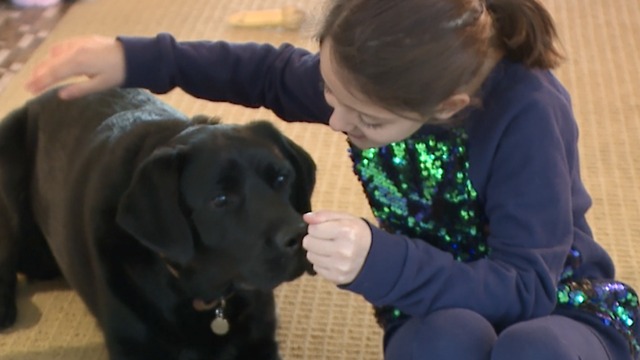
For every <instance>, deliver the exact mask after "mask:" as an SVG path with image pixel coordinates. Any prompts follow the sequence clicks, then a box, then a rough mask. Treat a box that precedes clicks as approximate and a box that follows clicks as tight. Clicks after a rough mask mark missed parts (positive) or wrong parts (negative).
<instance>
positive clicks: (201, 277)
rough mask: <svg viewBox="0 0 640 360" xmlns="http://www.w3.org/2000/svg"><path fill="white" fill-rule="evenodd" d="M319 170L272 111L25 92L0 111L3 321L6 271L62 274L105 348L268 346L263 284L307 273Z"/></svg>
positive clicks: (142, 355)
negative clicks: (200, 112)
mask: <svg viewBox="0 0 640 360" xmlns="http://www.w3.org/2000/svg"><path fill="white" fill-rule="evenodd" d="M315 170H316V168H315V164H314V162H313V160H312V159H311V157H310V156H309V154H308V153H306V152H305V151H304V150H303V149H302V148H301V147H300V146H298V145H296V144H295V143H294V142H292V141H291V140H290V139H288V138H286V137H285V136H284V135H283V134H282V133H280V132H279V131H278V130H277V129H276V128H275V127H274V126H272V125H271V124H270V123H268V122H265V121H257V122H253V123H250V124H247V125H225V124H218V123H216V122H215V121H213V122H211V121H208V119H206V118H205V117H204V116H197V117H195V118H193V119H189V118H187V117H186V116H184V115H182V114H181V113H179V112H178V111H176V110H174V109H173V108H171V107H169V106H168V105H167V104H165V103H163V102H161V101H160V100H159V99H157V98H156V97H154V96H153V95H151V94H150V93H148V92H147V91H144V90H139V89H128V90H120V89H119V90H110V91H107V92H103V93H100V94H96V95H91V96H88V97H85V98H82V99H78V100H73V101H61V100H58V98H57V96H56V95H55V92H54V91H50V92H48V93H46V94H44V95H41V96H39V97H37V98H35V99H33V100H31V101H29V102H28V103H27V104H26V105H25V106H24V107H22V108H20V109H17V110H15V111H14V112H12V113H11V114H9V115H8V116H7V117H6V118H5V119H4V120H3V121H2V122H1V123H0V328H6V327H9V326H11V325H12V324H13V323H14V322H15V320H16V300H15V295H16V294H15V293H16V275H17V273H23V274H25V275H26V276H27V277H28V278H37V279H42V278H49V277H52V276H55V275H57V274H59V273H60V272H61V273H62V275H63V276H64V277H65V278H66V280H67V281H68V283H69V284H70V285H71V287H72V288H73V289H75V290H76V291H77V292H78V293H79V295H80V296H81V297H82V299H83V300H84V302H85V304H86V305H87V307H88V309H89V310H90V311H91V313H92V314H93V315H94V316H95V317H96V319H97V321H98V323H99V326H100V327H101V329H102V331H103V332H104V335H105V341H106V345H107V348H108V351H109V356H110V359H118V360H122V359H154V360H161V359H181V360H182V359H184V360H187V359H189V360H190V359H216V360H226V359H251V360H256V359H279V358H280V357H279V354H278V346H277V343H276V340H275V330H276V315H275V305H274V296H273V289H274V288H275V287H276V286H278V285H279V284H281V283H283V282H286V281H291V280H293V279H296V278H298V277H299V276H301V275H302V274H303V273H304V271H305V270H307V271H310V272H312V270H311V269H310V266H309V263H308V261H307V260H306V254H305V252H304V250H303V248H302V246H301V242H302V238H303V236H304V235H305V233H306V226H305V224H304V222H303V220H302V217H301V214H302V213H304V212H307V211H309V210H310V208H311V204H310V197H311V193H312V190H313V186H314V183H315Z"/></svg>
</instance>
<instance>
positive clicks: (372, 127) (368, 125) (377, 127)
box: [358, 115, 382, 129]
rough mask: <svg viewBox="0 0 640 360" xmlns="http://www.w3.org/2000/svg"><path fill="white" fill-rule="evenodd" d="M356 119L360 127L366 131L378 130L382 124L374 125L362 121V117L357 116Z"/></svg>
mask: <svg viewBox="0 0 640 360" xmlns="http://www.w3.org/2000/svg"><path fill="white" fill-rule="evenodd" d="M358 118H359V119H360V124H362V126H364V127H365V128H367V129H379V128H381V127H382V124H375V123H370V122H368V121H367V120H365V119H364V117H362V115H358Z"/></svg>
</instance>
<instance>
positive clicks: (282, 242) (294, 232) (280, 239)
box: [274, 222, 307, 251]
mask: <svg viewBox="0 0 640 360" xmlns="http://www.w3.org/2000/svg"><path fill="white" fill-rule="evenodd" d="M306 234H307V224H306V223H304V222H300V223H299V224H297V225H296V226H292V227H289V228H285V229H282V230H281V231H279V232H278V233H277V234H276V236H275V239H274V240H275V243H276V245H277V246H278V247H279V248H281V249H283V250H287V251H296V250H298V249H299V248H300V247H302V238H304V236H305V235H306Z"/></svg>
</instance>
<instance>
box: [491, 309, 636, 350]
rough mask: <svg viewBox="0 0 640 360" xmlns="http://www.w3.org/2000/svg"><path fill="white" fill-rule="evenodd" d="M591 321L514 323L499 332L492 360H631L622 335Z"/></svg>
mask: <svg viewBox="0 0 640 360" xmlns="http://www.w3.org/2000/svg"><path fill="white" fill-rule="evenodd" d="M590 322H592V323H591V324H588V323H586V322H582V321H577V320H574V319H571V318H569V317H566V316H561V315H551V316H545V317H542V318H537V319H533V320H528V321H524V322H521V323H517V324H514V325H512V326H510V327H508V328H506V329H505V330H504V331H502V332H501V333H500V335H499V337H498V340H497V341H496V343H495V346H494V349H493V352H492V353H491V360H511V359H518V360H539V359H554V360H578V359H580V360H631V355H630V354H629V350H628V347H627V344H626V343H625V341H624V339H623V338H622V336H620V335H619V334H617V333H615V330H613V329H610V328H608V327H606V326H604V325H603V324H602V322H600V320H598V319H592V321H590Z"/></svg>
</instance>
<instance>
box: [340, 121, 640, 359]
mask: <svg viewBox="0 0 640 360" xmlns="http://www.w3.org/2000/svg"><path fill="white" fill-rule="evenodd" d="M350 155H351V158H352V160H353V170H354V173H355V174H356V175H357V176H358V178H359V180H360V182H361V183H362V186H363V188H364V191H365V194H366V196H367V199H368V201H369V204H370V206H371V209H372V212H373V214H374V216H375V217H376V219H377V220H378V222H379V226H380V227H381V228H382V229H385V230H386V231H388V232H390V233H395V234H402V235H405V236H409V237H412V238H418V239H423V240H424V241H426V242H428V243H429V244H431V245H433V246H435V247H437V248H439V249H441V250H443V251H447V252H449V253H451V254H452V255H453V256H454V257H455V259H456V260H458V261H463V262H466V261H473V260H476V259H479V258H482V257H486V256H487V255H488V254H489V252H490V249H489V248H488V246H487V242H486V241H487V234H486V231H485V225H486V223H487V221H486V219H485V216H484V214H483V212H482V208H481V207H480V204H479V202H478V194H477V192H476V190H475V189H474V188H473V185H472V183H471V181H470V179H469V176H468V170H469V160H468V153H467V135H466V134H465V132H464V131H463V130H462V129H449V130H446V131H445V130H442V131H436V132H434V133H417V134H416V135H414V136H413V137H411V138H409V139H407V140H404V141H401V142H397V143H393V144H389V145H387V146H385V147H382V148H377V149H367V150H360V149H357V148H355V147H352V148H351V149H350ZM580 265H581V256H580V253H579V252H578V251H577V250H575V249H572V251H571V253H570V254H569V255H568V257H567V262H566V267H565V269H564V273H563V275H562V277H561V279H559V285H558V292H557V297H558V306H570V307H573V308H577V309H580V310H584V311H586V312H589V313H591V314H593V315H595V316H597V317H599V318H600V319H602V321H603V322H604V323H605V324H606V325H607V326H612V327H614V328H615V329H616V330H617V331H619V332H620V333H621V334H622V335H623V336H624V337H625V338H626V339H627V340H628V342H629V346H630V349H631V352H632V353H634V354H636V353H638V352H639V351H640V347H639V343H640V338H639V337H638V336H639V335H640V329H638V326H639V325H638V323H637V320H638V319H639V318H640V315H639V313H638V309H639V308H638V297H637V295H636V293H635V292H634V291H633V289H631V288H630V287H628V286H626V285H625V284H622V283H619V282H615V281H595V280H587V279H574V278H573V275H574V272H575V270H576V269H578V268H579V267H580ZM375 315H376V318H377V320H378V323H379V324H380V326H382V327H383V328H387V327H388V326H391V325H392V324H393V323H395V322H398V321H402V320H403V319H405V318H406V317H407V315H405V314H403V313H402V312H401V311H399V310H398V309H395V308H393V307H379V308H375Z"/></svg>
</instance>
